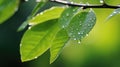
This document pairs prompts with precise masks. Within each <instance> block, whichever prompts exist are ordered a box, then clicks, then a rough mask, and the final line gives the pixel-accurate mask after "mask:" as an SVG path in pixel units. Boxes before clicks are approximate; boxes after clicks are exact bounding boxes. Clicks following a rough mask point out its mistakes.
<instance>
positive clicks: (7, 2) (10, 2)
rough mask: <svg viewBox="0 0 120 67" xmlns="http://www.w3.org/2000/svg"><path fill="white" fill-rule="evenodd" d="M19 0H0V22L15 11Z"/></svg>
mask: <svg viewBox="0 0 120 67" xmlns="http://www.w3.org/2000/svg"><path fill="white" fill-rule="evenodd" d="M18 5H19V0H0V24H1V23H3V22H4V21H6V20H7V19H8V18H10V17H11V16H12V15H13V14H14V13H15V11H17V9H18Z"/></svg>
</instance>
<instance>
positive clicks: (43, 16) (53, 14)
mask: <svg viewBox="0 0 120 67" xmlns="http://www.w3.org/2000/svg"><path fill="white" fill-rule="evenodd" d="M63 10H64V8H63V7H52V8H50V9H48V10H45V11H43V12H41V13H40V14H37V15H36V16H35V17H33V19H31V20H30V21H29V23H30V24H33V25H34V24H39V23H42V22H45V21H48V20H52V19H56V18H59V17H60V15H61V13H62V12H63Z"/></svg>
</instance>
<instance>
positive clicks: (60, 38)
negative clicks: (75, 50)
mask: <svg viewBox="0 0 120 67" xmlns="http://www.w3.org/2000/svg"><path fill="white" fill-rule="evenodd" d="M68 39H69V37H68V34H67V32H66V30H64V29H62V30H60V31H59V32H58V33H57V34H56V36H55V38H54V40H53V42H52V46H51V48H50V54H51V56H50V63H53V62H54V61H55V60H56V59H57V57H58V56H59V54H60V52H61V50H62V49H63V47H64V46H65V44H66V42H67V41H68Z"/></svg>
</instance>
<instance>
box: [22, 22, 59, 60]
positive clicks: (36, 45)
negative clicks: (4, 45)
mask: <svg viewBox="0 0 120 67" xmlns="http://www.w3.org/2000/svg"><path fill="white" fill-rule="evenodd" d="M59 30H60V28H59V27H58V25H57V20H51V21H46V22H44V23H41V24H38V25H35V26H33V27H32V28H30V29H29V30H27V31H26V33H25V34H24V36H23V38H22V41H21V47H20V53H21V59H22V61H23V62H24V61H29V60H33V59H36V58H37V57H38V56H41V55H42V54H43V53H44V52H45V51H47V50H48V49H49V48H50V46H51V42H52V41H53V39H54V37H55V35H56V33H57V32H58V31H59Z"/></svg>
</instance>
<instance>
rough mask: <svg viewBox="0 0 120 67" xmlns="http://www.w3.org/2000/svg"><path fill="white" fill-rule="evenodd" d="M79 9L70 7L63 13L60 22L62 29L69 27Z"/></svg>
mask: <svg viewBox="0 0 120 67" xmlns="http://www.w3.org/2000/svg"><path fill="white" fill-rule="evenodd" d="M78 9H79V8H78V7H68V8H66V9H65V10H64V11H63V13H62V14H61V17H60V19H59V21H58V22H59V24H60V27H61V28H66V27H67V26H68V24H69V23H70V21H71V19H72V18H73V16H74V15H75V14H76V13H77V12H78Z"/></svg>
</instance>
